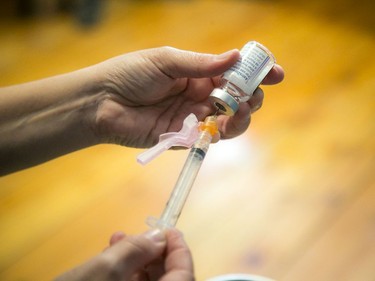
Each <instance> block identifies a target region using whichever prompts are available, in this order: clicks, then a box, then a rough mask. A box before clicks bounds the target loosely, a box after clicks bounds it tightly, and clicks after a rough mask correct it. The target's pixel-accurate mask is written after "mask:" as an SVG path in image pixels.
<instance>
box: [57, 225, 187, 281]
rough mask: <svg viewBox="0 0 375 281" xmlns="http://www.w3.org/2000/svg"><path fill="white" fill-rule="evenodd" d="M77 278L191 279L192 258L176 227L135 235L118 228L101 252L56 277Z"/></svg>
mask: <svg viewBox="0 0 375 281" xmlns="http://www.w3.org/2000/svg"><path fill="white" fill-rule="evenodd" d="M78 280H79V281H82V280H90V281H91V280H92V281H96V280H98V281H99V280H108V281H112V280H113V281H117V280H131V281H156V280H160V281H176V280H179V281H193V280H194V269H193V261H192V257H191V253H190V250H189V248H188V246H187V244H186V242H185V241H184V239H183V236H182V234H181V232H179V231H177V230H176V229H168V230H166V231H163V232H162V231H160V230H158V229H153V230H151V231H148V232H146V233H143V234H140V235H135V236H126V235H125V234H123V233H121V232H118V233H115V234H114V235H113V236H112V237H111V240H110V247H108V248H107V249H106V250H104V251H103V252H102V253H101V254H99V255H97V256H96V257H94V258H93V259H91V260H89V261H88V262H86V263H84V264H83V265H81V266H78V267H76V268H74V269H72V270H71V271H68V272H66V273H64V274H63V275H61V276H59V277H58V278H57V279H56V281H78Z"/></svg>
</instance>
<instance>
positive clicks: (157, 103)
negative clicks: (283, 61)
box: [94, 47, 284, 147]
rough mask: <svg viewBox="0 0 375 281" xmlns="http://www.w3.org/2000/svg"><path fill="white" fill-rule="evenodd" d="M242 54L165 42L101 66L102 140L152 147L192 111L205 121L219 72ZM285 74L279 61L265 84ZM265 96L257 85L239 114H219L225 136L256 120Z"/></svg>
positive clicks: (98, 122)
mask: <svg viewBox="0 0 375 281" xmlns="http://www.w3.org/2000/svg"><path fill="white" fill-rule="evenodd" d="M239 55H240V54H239V52H238V50H232V51H229V52H227V53H224V54H221V55H210V54H200V53H194V52H189V51H182V50H178V49H174V48H170V47H163V48H157V49H150V50H144V51H139V52H134V53H129V54H126V55H123V56H120V57H116V58H113V59H111V60H108V61H105V62H103V63H101V64H99V65H96V66H95V67H97V68H98V70H97V73H100V75H101V77H102V82H101V83H102V84H103V85H104V86H103V90H104V92H105V95H104V97H105V98H104V99H103V100H102V101H101V103H100V105H99V107H98V109H97V112H96V117H95V125H94V128H96V130H97V135H99V136H100V138H101V141H102V142H111V143H118V144H122V145H125V146H131V147H149V146H151V145H153V144H155V143H156V142H157V140H158V137H159V135H160V134H162V133H165V132H170V131H178V130H180V129H181V126H182V122H183V120H184V119H185V117H186V116H187V115H188V114H190V113H194V114H195V115H196V116H197V117H198V119H199V120H201V121H202V120H203V119H204V118H205V117H206V116H208V115H210V114H213V113H214V108H213V107H212V106H211V105H210V103H209V102H208V99H207V98H208V96H209V94H210V93H211V91H212V90H213V88H214V87H215V86H218V83H219V77H218V76H219V75H220V74H222V73H223V72H224V71H225V70H227V69H228V68H230V67H231V66H232V65H233V64H234V63H235V62H236V61H237V59H238V58H239ZM283 75H284V72H283V70H282V68H281V67H280V66H275V67H274V68H273V69H272V70H271V72H270V73H269V75H268V76H267V77H266V79H265V80H264V83H265V84H275V83H278V82H280V81H281V80H282V79H283ZM262 101H263V92H262V90H261V89H257V91H256V92H255V94H254V95H253V97H252V98H251V99H250V100H249V101H248V102H247V103H244V104H241V106H240V109H239V111H238V112H237V114H236V115H235V116H233V117H227V116H219V118H218V125H219V131H220V132H221V137H222V138H232V137H235V136H238V135H239V134H241V133H243V132H244V131H245V130H246V129H247V127H248V126H249V124H250V114H251V113H253V112H255V111H256V110H257V109H259V108H260V106H261V104H262Z"/></svg>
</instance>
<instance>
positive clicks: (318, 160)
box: [0, 0, 375, 281]
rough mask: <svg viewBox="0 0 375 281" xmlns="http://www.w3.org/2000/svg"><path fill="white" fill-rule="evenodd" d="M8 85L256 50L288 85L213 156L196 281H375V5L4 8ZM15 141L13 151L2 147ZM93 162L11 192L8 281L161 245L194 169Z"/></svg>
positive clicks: (41, 172)
mask: <svg viewBox="0 0 375 281" xmlns="http://www.w3.org/2000/svg"><path fill="white" fill-rule="evenodd" d="M1 5H2V8H1V12H0V16H1V19H0V85H1V86H6V85H11V84H16V83H23V82H27V81H31V80H35V79H40V78H43V77H48V76H52V75H56V74H60V73H64V72H69V71H73V70H76V69H79V68H82V67H85V66H88V65H91V64H95V63H97V62H100V61H102V60H105V59H107V58H110V57H113V56H116V55H119V54H122V53H126V52H130V51H134V50H139V49H145V48H151V47H159V46H164V45H170V46H173V47H177V48H181V49H188V50H194V51H199V52H209V53H221V52H224V51H227V50H228V49H232V48H241V47H242V46H243V45H244V44H245V43H246V42H247V41H249V40H257V41H259V42H261V43H263V44H264V45H265V46H267V47H268V48H269V49H270V50H271V51H272V52H273V54H274V55H275V57H276V59H277V61H278V63H279V64H281V65H282V66H283V67H284V69H285V73H286V77H285V80H284V81H283V83H282V84H279V85H276V86H272V87H271V86H264V87H263V90H264V91H265V95H266V96H265V100H264V105H263V108H262V109H261V110H260V111H259V112H257V113H256V114H254V116H253V118H252V124H251V127H250V128H249V129H248V131H247V132H246V133H244V134H243V135H241V136H240V137H238V138H236V139H233V140H226V141H221V142H219V143H218V144H215V145H212V146H211V148H210V151H209V153H208V155H207V157H206V160H205V162H204V163H203V167H202V170H201V172H200V174H199V176H198V178H197V181H196V183H195V185H194V187H193V190H192V192H191V194H190V197H189V199H188V201H187V203H186V207H185V209H184V211H183V213H182V215H181V217H180V221H179V222H178V228H179V229H180V230H181V231H182V232H184V235H185V238H186V240H187V241H188V243H189V245H190V247H191V250H192V253H193V256H194V262H195V269H196V277H197V280H205V279H207V278H209V277H213V276H216V275H220V274H226V273H232V272H241V273H251V274H259V275H264V276H267V277H270V278H274V279H276V280H278V281H282V280H285V281H297V280H299V281H301V280H304V281H309V280H311V281H313V280H314V281H316V280H319V281H333V280H341V281H346V280H347V281H349V280H358V281H359V280H361V281H367V280H368V281H370V280H372V281H373V280H375V176H374V172H375V162H374V160H375V159H374V151H375V139H374V136H375V122H374V121H375V118H374V117H375V96H374V94H375V77H374V74H375V59H374V57H373V54H374V50H375V37H374V35H375V17H374V16H373V11H374V4H373V1H371V0H364V1H353V0H342V1H339V0H332V1H323V0H318V1H302V2H301V1H296V0H274V1H272V0H268V1H261V0H258V1H255V0H254V1H250V0H249V1H245V0H231V1H229V0H228V1H208V0H207V1H197V0H195V1H194V0H191V1H188V0H185V1H182V0H181V1H136V0H134V1H130V0H128V1H125V0H124V1H120V0H117V1H115V0H108V1H100V0H77V1H74V0H71V1H62V0H61V1H58V0H54V1H53V0H50V1H46V0H34V1H32V0H28V1H26V0H18V1H11V0H8V1H6V0H4V1H2V4H1ZM0 137H1V136H0ZM140 152H142V150H137V149H129V148H125V147H119V146H114V145H100V146H95V147H91V148H88V149H85V150H82V151H79V152H76V153H73V154H70V155H66V156H64V157H61V158H58V159H56V160H53V161H50V162H48V163H45V164H43V165H39V166H37V167H34V168H31V169H28V170H24V171H20V172H18V173H14V174H11V175H8V176H5V177H2V178H0V241H1V244H0V245H1V246H0V279H1V280H4V281H6V280H9V281H11V280H51V279H52V278H53V277H55V276H57V275H58V274H59V273H61V272H64V271H66V270H68V269H70V268H72V267H74V266H76V265H77V264H80V263H82V262H83V261H85V260H87V259H89V258H90V257H92V256H94V255H96V254H97V253H99V252H100V251H102V249H103V248H105V247H106V246H107V244H108V239H109V237H110V235H111V234H112V233H113V232H115V231H117V230H123V231H125V232H126V233H128V234H137V233H140V232H143V231H145V230H146V229H147V226H146V224H145V219H146V218H147V217H148V216H150V215H152V216H156V217H158V216H159V215H160V213H161V212H162V210H163V208H164V206H165V203H166V201H167V199H168V197H169V194H170V192H171V190H172V188H173V186H174V183H175V181H176V179H177V177H178V174H179V171H180V170H181V168H182V165H183V163H184V161H185V158H186V156H187V151H174V152H166V153H165V154H163V155H162V156H160V157H159V158H157V159H156V160H154V161H153V162H151V163H150V164H148V165H147V166H145V167H142V166H140V165H139V164H137V163H136V160H135V158H136V156H137V154H139V153H140Z"/></svg>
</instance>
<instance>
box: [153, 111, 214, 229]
mask: <svg viewBox="0 0 375 281" xmlns="http://www.w3.org/2000/svg"><path fill="white" fill-rule="evenodd" d="M216 133H217V124H216V116H209V117H207V118H206V120H205V122H204V123H203V124H202V125H201V128H200V134H199V138H198V140H197V141H196V142H195V143H194V145H193V147H192V149H191V150H190V152H189V155H188V157H187V159H186V161H185V164H184V166H183V168H182V170H181V173H180V175H179V177H178V179H177V182H176V184H175V186H174V189H173V191H172V194H171V196H170V198H169V200H168V203H167V205H166V207H165V209H164V211H163V213H162V215H161V217H160V219H159V220H157V221H151V222H150V223H151V224H152V226H153V227H158V228H161V229H165V228H168V227H174V226H175V225H176V223H177V220H178V218H179V216H180V214H181V211H182V208H183V207H184V205H185V202H186V199H187V197H188V195H189V193H190V190H191V188H192V186H193V184H194V181H195V178H196V177H197V175H198V172H199V169H200V167H201V165H202V162H203V159H204V157H205V156H206V153H207V151H208V148H209V146H210V143H211V141H212V137H213V136H214V135H215V134H216Z"/></svg>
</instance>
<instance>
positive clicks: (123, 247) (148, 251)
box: [104, 229, 167, 280]
mask: <svg viewBox="0 0 375 281" xmlns="http://www.w3.org/2000/svg"><path fill="white" fill-rule="evenodd" d="M166 244H167V242H166V236H165V233H164V232H162V231H161V230H159V229H152V230H150V231H148V232H145V233H143V234H141V235H136V236H127V237H125V238H124V239H122V240H121V241H118V242H117V243H116V244H114V245H113V246H112V247H111V248H109V249H108V250H107V251H106V252H105V253H104V254H106V255H109V256H110V257H109V260H111V261H112V262H114V263H115V264H113V266H112V269H114V270H115V271H116V272H112V273H113V274H115V275H118V276H122V278H124V279H125V280H127V279H126V278H130V277H131V276H132V275H133V274H134V273H136V272H137V271H139V270H140V269H143V268H144V267H145V266H146V265H148V264H149V263H150V262H151V261H153V260H154V259H156V258H157V257H159V256H161V255H162V254H163V252H164V249H165V247H166Z"/></svg>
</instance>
